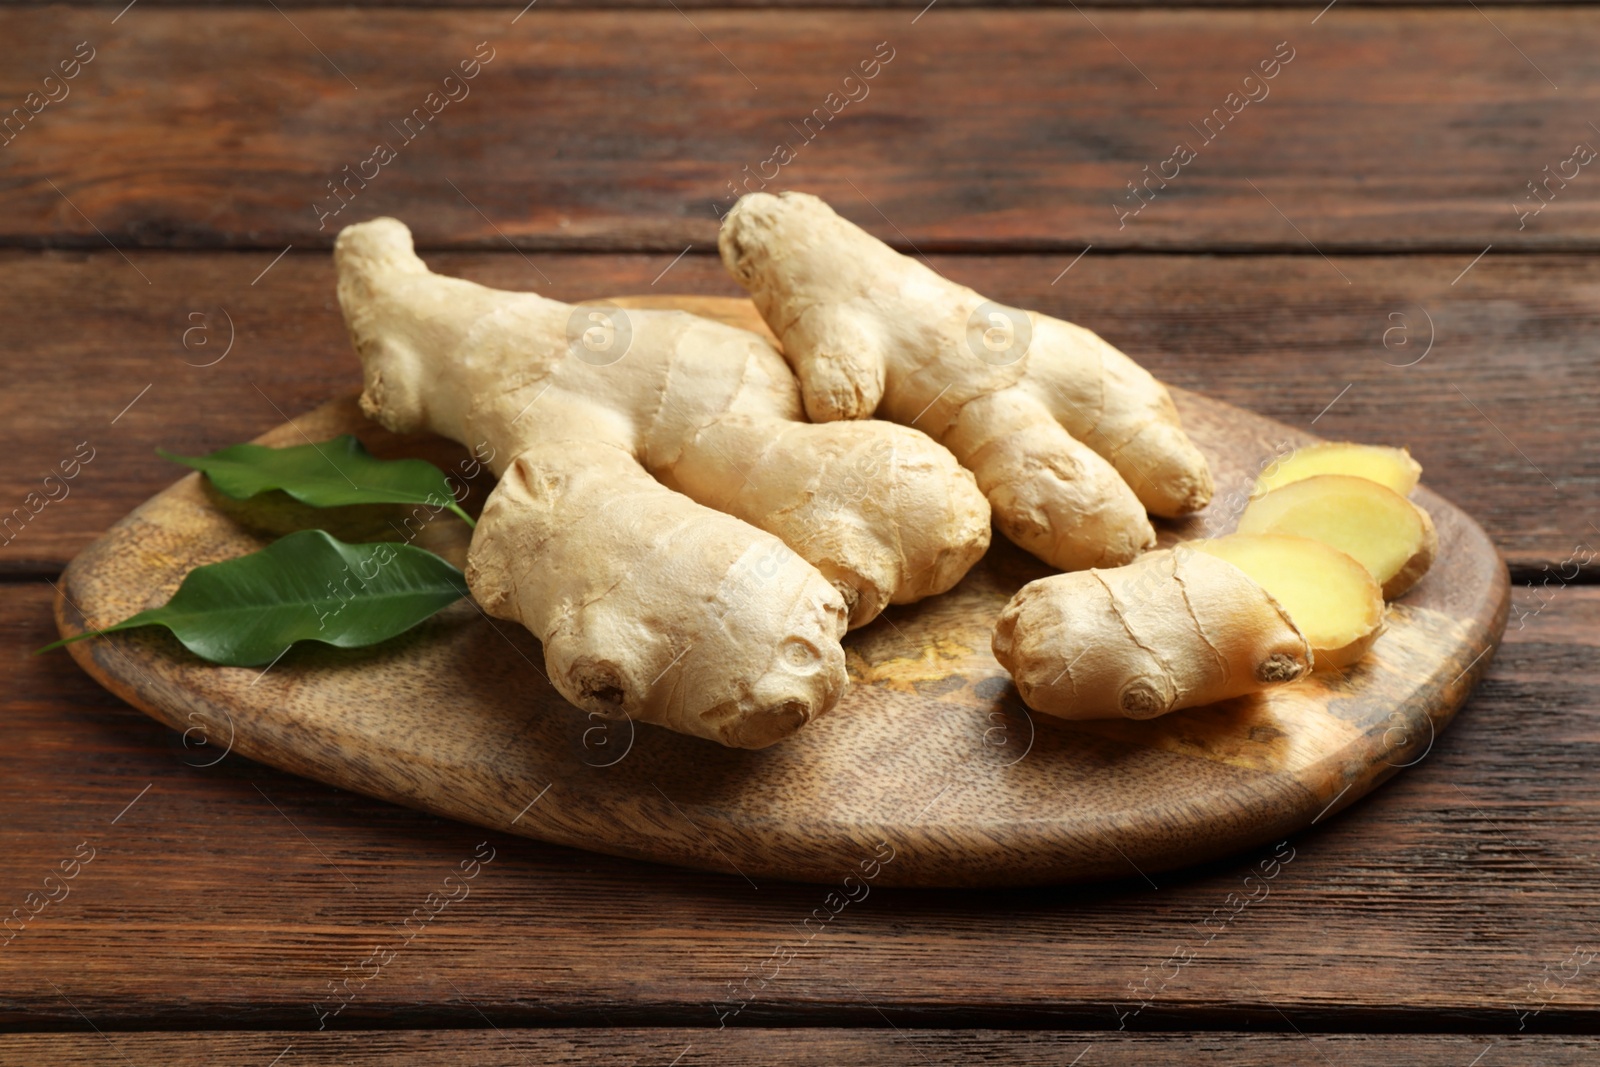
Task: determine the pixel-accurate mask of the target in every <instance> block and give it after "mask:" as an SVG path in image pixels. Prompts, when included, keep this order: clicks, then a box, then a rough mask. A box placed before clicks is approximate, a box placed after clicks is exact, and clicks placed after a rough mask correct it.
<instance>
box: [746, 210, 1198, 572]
mask: <svg viewBox="0 0 1600 1067" xmlns="http://www.w3.org/2000/svg"><path fill="white" fill-rule="evenodd" d="M718 246H719V248H720V250H721V253H722V262H723V264H724V265H725V266H726V267H727V268H728V270H729V271H730V272H731V273H732V274H733V276H734V277H735V278H736V279H738V281H739V283H740V284H741V285H743V286H744V287H745V289H746V290H748V291H749V293H750V295H751V297H752V299H754V301H755V304H756V307H757V308H758V309H759V310H760V312H761V314H762V317H763V318H765V319H766V321H767V324H768V325H769V326H771V327H772V331H773V332H774V333H775V334H777V336H778V338H779V339H780V340H781V341H782V343H783V350H784V355H785V356H786V357H787V358H788V360H789V362H790V363H791V364H792V365H793V366H794V369H795V372H796V374H797V375H798V376H799V378H800V385H801V390H802V393H803V394H804V397H805V404H806V411H807V413H808V414H809V415H810V416H811V418H812V419H813V420H815V421H817V422H832V421H834V420H838V419H863V418H867V417H868V416H870V415H873V414H874V413H876V414H877V415H878V416H879V417H880V418H886V419H889V420H891V421H894V422H898V423H901V424H903V425H906V426H915V427H917V428H918V429H920V430H923V431H925V432H927V433H928V434H930V435H931V436H932V437H934V438H935V439H936V440H938V441H939V442H941V443H942V444H944V445H945V446H947V447H948V448H949V449H950V450H951V451H952V452H954V453H955V454H956V457H957V458H958V459H959V460H960V461H961V462H962V463H963V464H965V465H966V466H967V467H968V468H969V469H970V470H971V471H972V472H973V473H974V474H975V475H977V479H978V485H979V487H980V488H982V490H983V491H984V493H985V495H986V496H987V497H988V498H989V503H990V505H991V506H992V507H993V509H994V516H995V521H996V522H997V523H998V524H999V526H1000V529H1001V530H1002V531H1003V532H1004V533H1005V534H1006V536H1007V537H1009V538H1011V540H1013V541H1015V542H1016V543H1017V544H1019V545H1021V546H1022V547H1023V548H1025V549H1027V550H1028V551H1030V552H1032V553H1033V554H1034V555H1036V556H1038V557H1039V558H1040V559H1043V560H1044V561H1046V562H1047V563H1050V564H1052V565H1054V566H1056V567H1059V568H1061V569H1063V570H1080V569H1083V568H1085V567H1096V566H1116V565H1119V564H1122V563H1127V562H1129V561H1130V560H1132V559H1133V558H1134V557H1135V556H1137V555H1138V554H1139V553H1140V552H1142V551H1143V550H1145V549H1146V548H1150V547H1153V546H1154V544H1155V533H1154V531H1153V530H1152V528H1151V526H1150V520H1149V517H1148V516H1147V514H1146V510H1147V509H1148V511H1150V512H1154V513H1155V514H1157V515H1164V516H1177V515H1184V514H1188V513H1190V512H1193V511H1197V510H1199V509H1200V508H1203V507H1204V506H1205V505H1206V503H1207V502H1208V501H1209V500H1210V499H1211V493H1212V481H1211V473H1210V470H1209V468H1208V467H1207V466H1206V461H1205V457H1203V456H1202V455H1201V454H1200V452H1199V450H1198V449H1196V448H1195V446H1194V444H1193V442H1191V441H1190V440H1189V438H1188V437H1187V436H1186V435H1185V434H1184V432H1183V429H1182V427H1181V425H1180V424H1179V420H1178V413H1177V409H1176V408H1175V407H1174V406H1173V403H1172V398H1171V397H1170V396H1169V395H1168V393H1167V390H1166V388H1165V387H1164V386H1162V385H1161V383H1159V382H1157V381H1156V380H1155V379H1154V378H1152V377H1151V376H1150V375H1149V373H1147V372H1146V371H1145V370H1144V369H1143V368H1141V367H1140V366H1138V364H1136V363H1134V362H1133V361H1132V360H1131V359H1129V358H1128V357H1127V356H1125V355H1123V354H1122V353H1121V352H1119V351H1118V350H1117V349H1115V348H1113V347H1112V346H1111V345H1110V344H1108V343H1106V342H1105V341H1104V340H1102V339H1101V338H1099V337H1098V336H1096V335H1095V334H1093V333H1091V332H1090V331H1088V330H1086V329H1083V328H1082V327H1080V326H1074V325H1073V324H1071V323H1069V322H1063V321H1061V320H1060V319H1054V318H1051V317H1049V316H1048V315H1041V314H1039V313H1037V312H1032V311H1021V310H1018V309H1016V308H1009V307H1004V306H1001V305H999V304H996V303H994V302H993V301H990V300H987V299H986V298H984V297H983V296H981V295H979V294H978V293H975V292H973V291H972V290H971V289H968V288H967V287H965V286H963V285H958V284H956V283H955V282H952V281H949V280H947V279H945V278H943V277H941V276H939V275H938V274H936V273H934V272H933V271H932V270H931V269H929V268H928V267H926V266H924V265H923V264H922V263H920V262H918V261H917V260H916V259H912V258H909V257H907V256H903V255H901V254H900V253H898V252H896V251H894V250H893V249H891V248H890V247H889V246H888V245H886V244H884V243H883V242H881V241H879V240H878V239H877V238H875V237H873V236H871V235H870V234H868V233H867V232H866V231H864V230H862V229H860V228H859V227H857V226H855V225H854V224H853V223H850V222H847V221H846V220H844V219H842V218H840V217H839V216H838V215H836V214H835V213H834V212H833V210H832V209H831V208H830V207H828V205H827V204H825V203H823V202H822V201H821V200H818V199H817V198H816V197H814V196H807V195H805V194H803V193H784V194H783V195H781V196H772V195H770V194H767V193H754V194H751V195H749V196H746V197H744V198H742V199H741V200H740V201H739V202H738V203H737V204H736V205H734V207H733V209H732V210H731V211H730V212H729V213H728V215H727V216H726V218H725V219H724V220H723V226H722V231H721V234H720V236H719V237H718Z"/></svg>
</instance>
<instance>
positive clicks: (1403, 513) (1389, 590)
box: [1239, 474, 1439, 600]
mask: <svg viewBox="0 0 1600 1067" xmlns="http://www.w3.org/2000/svg"><path fill="white" fill-rule="evenodd" d="M1239 532H1240V533H1242V534H1289V535H1291V536H1294V537H1309V538H1311V539H1312V540H1313V541H1321V542H1322V543H1323V544H1325V545H1331V546H1332V547H1334V548H1337V549H1338V550H1339V551H1340V552H1343V553H1344V554H1345V555H1347V556H1351V557H1353V558H1354V559H1355V560H1356V561H1357V562H1358V563H1360V564H1361V565H1362V566H1364V567H1366V568H1367V570H1368V571H1369V572H1371V574H1372V577H1373V578H1375V579H1377V582H1378V584H1379V585H1380V586H1382V587H1383V598H1384V599H1385V600H1393V599H1394V598H1395V597H1397V596H1400V595H1401V594H1402V593H1404V592H1405V591H1406V590H1407V589H1410V588H1411V587H1412V586H1413V585H1416V584H1417V582H1418V581H1419V580H1420V579H1421V578H1422V576H1423V575H1424V574H1426V573H1428V568H1429V567H1430V566H1432V564H1433V557H1434V554H1435V553H1436V552H1437V551H1438V549H1439V535H1438V533H1437V532H1435V530H1434V528H1433V520H1432V519H1431V518H1429V517H1428V513H1427V512H1426V511H1424V510H1422V509H1421V508H1419V507H1418V506H1417V505H1415V504H1413V503H1412V502H1411V501H1409V500H1407V499H1406V498H1405V497H1403V496H1401V495H1400V494H1399V493H1396V492H1395V491H1394V490H1392V489H1389V488H1387V487H1385V486H1382V485H1379V484H1378V483H1377V482H1374V481H1369V480H1367V479H1366V478H1358V477H1355V476H1354V475H1349V474H1318V475H1314V476H1313V477H1310V478H1305V479H1302V480H1301V481H1298V482H1290V483H1289V484H1288V485H1284V486H1279V487H1278V488H1277V489H1274V490H1272V491H1271V492H1270V493H1267V494H1266V495H1265V496H1259V497H1256V498H1255V499H1254V500H1252V501H1251V502H1250V504H1249V506H1248V507H1246V508H1245V509H1244V514H1243V515H1241V516H1239Z"/></svg>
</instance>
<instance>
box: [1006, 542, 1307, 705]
mask: <svg viewBox="0 0 1600 1067" xmlns="http://www.w3.org/2000/svg"><path fill="white" fill-rule="evenodd" d="M994 654H995V658H996V659H998V660H999V661H1000V664H1001V666H1003V667H1005V669H1006V670H1007V671H1009V672H1010V673H1011V677H1012V678H1013V679H1014V680H1015V681H1016V684H1017V690H1018V692H1019V693H1020V694H1021V695H1022V699H1023V701H1024V702H1025V703H1026V704H1027V705H1028V706H1029V707H1030V708H1033V709H1034V710H1035V711H1039V712H1043V713H1045V714H1047V715H1054V716H1056V717H1058V718H1062V719H1108V718H1128V719H1150V718H1154V717H1156V716H1158V715H1165V714H1167V713H1169V712H1172V711H1176V710H1178V709H1180V708H1189V707H1196V706H1199V705H1202V704H1211V703H1214V702H1216V701H1219V700H1227V699H1229V698H1231V697H1237V696H1244V695H1246V694H1249V693H1257V692H1261V691H1263V690H1266V689H1270V688H1273V687H1275V686H1279V685H1284V684H1287V683H1289V682H1292V681H1295V680H1296V679H1298V678H1300V677H1302V676H1303V675H1305V674H1308V673H1309V672H1310V671H1311V667H1312V650H1311V646H1310V645H1309V644H1308V643H1307V641H1306V638H1305V636H1304V635H1303V634H1302V633H1301V632H1300V631H1299V630H1298V629H1296V628H1295V625H1294V623H1293V622H1292V621H1291V619H1290V617H1289V614H1288V612H1286V611H1285V610H1284V609H1283V607H1282V606H1281V605H1280V604H1279V603H1278V602H1277V601H1276V600H1274V599H1273V598H1272V596H1271V595H1270V594H1268V593H1267V592H1266V590H1264V589H1263V588H1262V587H1261V586H1260V585H1258V584H1257V583H1256V582H1255V581H1253V580H1252V579H1251V578H1250V577H1249V576H1248V575H1246V574H1245V573H1244V572H1243V571H1241V570H1240V569H1239V568H1237V567H1235V566H1233V564H1231V563H1228V562H1226V561H1224V560H1222V559H1220V558H1218V557H1216V556H1212V555H1208V554H1206V553H1203V552H1196V551H1194V550H1192V549H1190V548H1187V547H1185V546H1182V545H1180V546H1179V547H1178V548H1176V549H1174V550H1170V551H1168V550H1162V551H1157V552H1151V553H1148V554H1146V555H1144V556H1142V557H1140V558H1139V559H1138V560H1137V561H1135V562H1133V563H1131V564H1129V565H1127V566H1125V567H1117V568H1112V569H1106V570H1099V569H1096V570H1088V571H1078V572H1076V573H1072V574H1057V575H1052V576H1051V577H1049V578H1041V579H1039V580H1038V581H1035V582H1030V583H1029V584H1027V585H1025V586H1023V588H1022V589H1021V591H1020V592H1018V593H1017V595H1016V596H1015V597H1013V598H1012V599H1011V602H1010V603H1009V604H1007V605H1006V608H1005V610H1004V611H1003V612H1002V613H1001V615H1000V621H999V623H998V625H997V626H996V627H995V632H994Z"/></svg>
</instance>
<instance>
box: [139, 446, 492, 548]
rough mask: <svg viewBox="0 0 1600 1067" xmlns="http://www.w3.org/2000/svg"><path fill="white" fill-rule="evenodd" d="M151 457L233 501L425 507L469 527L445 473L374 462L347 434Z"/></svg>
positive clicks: (416, 464) (427, 466) (422, 463)
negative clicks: (285, 498) (268, 498)
mask: <svg viewBox="0 0 1600 1067" xmlns="http://www.w3.org/2000/svg"><path fill="white" fill-rule="evenodd" d="M156 454H157V455H159V456H161V458H162V459H169V460H171V461H173V462H174V463H182V464H185V465H186V466H190V467H193V468H194V469H195V470H197V471H204V472H205V474H206V477H207V478H210V479H211V484H212V485H214V486H216V487H217V489H218V490H219V491H221V492H222V493H224V494H226V495H228V496H231V497H233V498H234V499H235V500H244V499H246V498H248V497H252V496H255V495H256V494H257V493H264V492H266V491H268V490H269V489H281V490H283V491H284V492H285V493H288V494H289V495H290V496H292V497H294V498H295V499H296V500H298V501H300V502H302V503H305V504H310V505H311V506H312V507H318V508H331V507H340V506H342V505H346V504H426V505H428V506H429V507H432V508H435V509H438V508H441V507H445V508H449V509H450V510H451V511H453V512H455V513H456V514H457V515H459V516H461V518H463V519H465V520H466V522H467V525H469V526H470V525H473V523H472V518H471V516H469V515H468V514H467V513H466V512H465V511H463V510H461V507H460V506H459V505H458V504H457V503H456V499H455V495H454V494H453V493H451V491H450V484H449V482H448V481H447V480H446V479H445V474H444V471H442V470H440V469H439V468H438V467H435V466H434V465H433V464H432V463H429V462H427V461H426V460H421V459H376V458H374V457H373V455H372V453H370V452H368V451H367V450H366V448H365V447H363V446H362V444H361V442H360V441H358V440H356V439H355V438H354V437H352V436H351V435H350V434H343V435H341V436H339V437H335V438H334V439H333V440H331V441H322V442H319V443H315V444H304V445H294V446H292V447H289V448H268V447H267V446H265V445H233V446H231V447H229V448H224V449H221V450H219V451H216V452H213V453H211V454H210V455H209V456H178V455H174V454H172V453H171V452H168V451H166V450H165V449H160V448H158V449H156Z"/></svg>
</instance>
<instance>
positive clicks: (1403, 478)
mask: <svg viewBox="0 0 1600 1067" xmlns="http://www.w3.org/2000/svg"><path fill="white" fill-rule="evenodd" d="M1319 474H1350V475H1354V476H1355V477H1357V478H1365V479H1367V480H1368V481H1371V482H1377V483H1378V484H1379V485H1382V486H1385V487H1387V488H1389V489H1391V490H1393V491H1394V492H1396V493H1399V494H1400V495H1401V496H1408V495H1409V494H1410V493H1411V490H1413V489H1415V488H1416V487H1417V480H1418V479H1420V478H1421V477H1422V465H1421V464H1420V463H1418V462H1417V461H1416V460H1414V459H1412V458H1411V453H1410V452H1409V451H1407V450H1406V449H1404V448H1386V447H1384V446H1383V445H1361V444H1356V443H1355V442H1354V441H1322V442H1319V443H1317V444H1314V445H1306V446H1305V447H1303V448H1297V449H1295V450H1294V451H1293V452H1291V453H1289V454H1288V455H1287V456H1284V457H1283V458H1282V459H1280V460H1278V461H1277V462H1275V463H1273V464H1272V466H1270V467H1268V468H1267V469H1266V470H1265V471H1264V472H1262V475H1261V477H1260V478H1258V479H1257V480H1256V488H1255V493H1254V495H1255V496H1261V495H1262V494H1264V493H1269V492H1271V491H1272V490H1274V489H1277V488H1279V487H1280V486H1284V485H1289V484H1290V483H1292V482H1298V481H1300V480H1301V479H1303V478H1313V477H1315V476H1317V475H1319Z"/></svg>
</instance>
